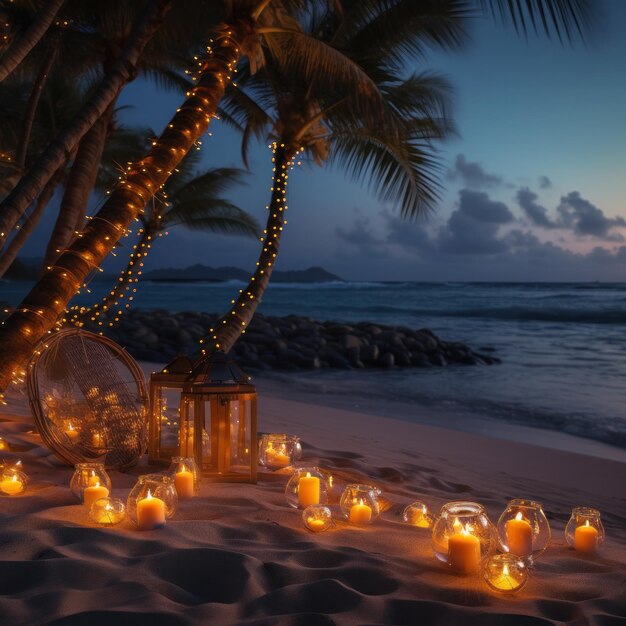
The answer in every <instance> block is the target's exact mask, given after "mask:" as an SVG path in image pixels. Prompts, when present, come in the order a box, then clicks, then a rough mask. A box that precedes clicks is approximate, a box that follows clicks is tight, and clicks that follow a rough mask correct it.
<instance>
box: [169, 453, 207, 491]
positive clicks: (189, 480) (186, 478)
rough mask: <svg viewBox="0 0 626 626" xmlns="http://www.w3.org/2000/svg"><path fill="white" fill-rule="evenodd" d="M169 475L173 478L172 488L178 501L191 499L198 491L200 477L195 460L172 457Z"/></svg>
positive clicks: (187, 457)
mask: <svg viewBox="0 0 626 626" xmlns="http://www.w3.org/2000/svg"><path fill="white" fill-rule="evenodd" d="M169 473H170V474H171V475H172V476H173V477H174V487H175V488H176V494H177V495H178V499H179V500H188V499H189V498H193V496H194V493H195V492H196V490H197V489H198V481H199V479H200V475H199V472H198V466H197V465H196V462H195V460H194V459H193V458H192V457H189V456H174V457H172V463H171V464H170V468H169Z"/></svg>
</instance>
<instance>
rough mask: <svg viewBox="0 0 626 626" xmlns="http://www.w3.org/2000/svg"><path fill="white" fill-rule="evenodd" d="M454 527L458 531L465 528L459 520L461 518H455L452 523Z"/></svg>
mask: <svg viewBox="0 0 626 626" xmlns="http://www.w3.org/2000/svg"><path fill="white" fill-rule="evenodd" d="M452 528H454V530H455V531H456V532H457V533H458V532H459V530H461V529H462V528H463V524H461V522H459V518H458V517H455V518H454V523H453V524H452Z"/></svg>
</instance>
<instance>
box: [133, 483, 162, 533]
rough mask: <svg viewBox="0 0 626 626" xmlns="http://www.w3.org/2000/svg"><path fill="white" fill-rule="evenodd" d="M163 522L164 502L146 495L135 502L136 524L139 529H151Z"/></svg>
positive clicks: (149, 494)
mask: <svg viewBox="0 0 626 626" xmlns="http://www.w3.org/2000/svg"><path fill="white" fill-rule="evenodd" d="M164 524H165V502H163V500H161V499H160V498H155V497H154V496H153V495H152V494H151V493H150V490H149V489H148V495H147V496H146V497H145V498H143V499H141V500H139V501H138V502H137V526H138V527H139V528H140V529H141V530H153V529H154V528H158V527H159V526H163V525H164Z"/></svg>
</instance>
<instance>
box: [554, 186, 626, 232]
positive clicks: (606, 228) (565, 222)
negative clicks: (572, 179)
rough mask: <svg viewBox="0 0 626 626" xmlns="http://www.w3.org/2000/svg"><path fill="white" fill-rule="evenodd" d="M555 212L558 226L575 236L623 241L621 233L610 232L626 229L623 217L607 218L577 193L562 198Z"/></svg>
mask: <svg viewBox="0 0 626 626" xmlns="http://www.w3.org/2000/svg"><path fill="white" fill-rule="evenodd" d="M556 210H557V213H558V215H559V220H558V224H559V226H561V227H564V228H569V229H571V230H572V231H573V232H574V233H576V234H577V235H583V236H585V235H589V236H591V237H598V238H599V239H604V240H606V241H615V242H622V241H624V236H623V235H622V234H621V233H613V232H611V230H612V229H613V228H624V227H626V220H625V219H624V218H623V217H614V218H610V217H607V216H606V215H605V214H604V211H603V210H602V209H600V208H598V207H597V206H595V205H594V204H592V203H591V202H589V200H586V199H585V198H583V197H582V196H581V195H580V193H579V192H578V191H572V192H570V193H568V194H567V195H566V196H562V197H561V203H560V204H559V206H558V207H557V209H556Z"/></svg>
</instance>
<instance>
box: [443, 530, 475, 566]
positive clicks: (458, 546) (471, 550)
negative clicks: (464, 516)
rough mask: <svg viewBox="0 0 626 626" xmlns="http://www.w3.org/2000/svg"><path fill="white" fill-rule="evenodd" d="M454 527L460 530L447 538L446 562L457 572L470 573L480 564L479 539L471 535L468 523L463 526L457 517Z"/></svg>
mask: <svg viewBox="0 0 626 626" xmlns="http://www.w3.org/2000/svg"><path fill="white" fill-rule="evenodd" d="M454 528H455V530H457V529H460V532H457V533H455V534H454V535H452V536H451V537H449V538H448V563H449V565H450V567H452V569H455V570H456V571H457V572H461V573H463V574H471V573H473V572H475V571H477V570H478V568H479V566H480V541H479V539H478V537H475V536H474V535H472V533H471V532H470V527H469V525H465V526H463V524H461V523H460V522H459V521H458V519H457V520H455V522H454Z"/></svg>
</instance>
